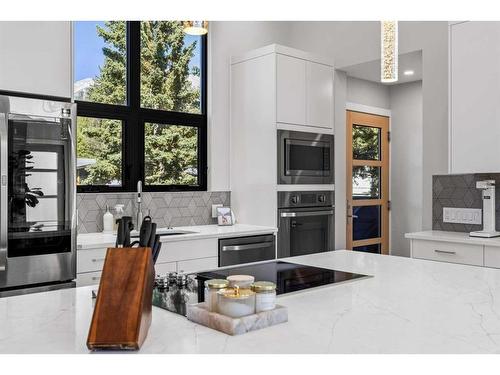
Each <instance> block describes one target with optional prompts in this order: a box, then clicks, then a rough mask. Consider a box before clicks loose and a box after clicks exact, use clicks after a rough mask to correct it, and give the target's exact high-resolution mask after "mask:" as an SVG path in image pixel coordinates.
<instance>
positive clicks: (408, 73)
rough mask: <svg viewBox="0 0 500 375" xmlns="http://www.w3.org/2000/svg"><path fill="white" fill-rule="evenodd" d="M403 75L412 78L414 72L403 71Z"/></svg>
mask: <svg viewBox="0 0 500 375" xmlns="http://www.w3.org/2000/svg"><path fill="white" fill-rule="evenodd" d="M403 74H404V75H405V76H412V75H414V74H415V72H414V71H413V70H405V71H404V72H403Z"/></svg>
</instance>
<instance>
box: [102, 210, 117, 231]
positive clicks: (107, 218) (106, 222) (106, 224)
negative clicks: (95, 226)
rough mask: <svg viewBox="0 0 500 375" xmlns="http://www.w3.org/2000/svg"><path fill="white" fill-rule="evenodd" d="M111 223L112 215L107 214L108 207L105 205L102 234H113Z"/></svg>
mask: <svg viewBox="0 0 500 375" xmlns="http://www.w3.org/2000/svg"><path fill="white" fill-rule="evenodd" d="M113 221H114V218H113V214H112V213H111V212H109V206H108V205H106V212H105V213H104V215H103V217H102V224H103V232H104V233H113Z"/></svg>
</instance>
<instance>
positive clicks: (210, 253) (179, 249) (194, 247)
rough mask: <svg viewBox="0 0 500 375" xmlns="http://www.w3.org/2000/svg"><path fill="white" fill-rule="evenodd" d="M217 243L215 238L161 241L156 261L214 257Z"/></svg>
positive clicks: (165, 261)
mask: <svg viewBox="0 0 500 375" xmlns="http://www.w3.org/2000/svg"><path fill="white" fill-rule="evenodd" d="M218 244H219V242H218V239H217V238H207V239H202V240H189V241H177V242H164V243H162V247H161V251H160V255H159V256H158V260H157V263H167V262H177V261H180V260H188V259H198V258H208V257H216V256H218V251H219V250H218Z"/></svg>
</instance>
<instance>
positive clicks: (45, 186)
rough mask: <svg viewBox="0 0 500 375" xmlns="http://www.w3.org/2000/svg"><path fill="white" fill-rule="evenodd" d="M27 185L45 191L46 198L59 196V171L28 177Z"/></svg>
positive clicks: (32, 173) (36, 173) (37, 173)
mask: <svg viewBox="0 0 500 375" xmlns="http://www.w3.org/2000/svg"><path fill="white" fill-rule="evenodd" d="M26 183H27V184H28V186H36V187H37V188H40V189H41V190H42V191H43V194H44V197H47V196H48V195H57V185H58V181H57V170H55V171H53V172H49V171H43V172H37V171H35V172H33V171H31V172H30V173H29V176H26Z"/></svg>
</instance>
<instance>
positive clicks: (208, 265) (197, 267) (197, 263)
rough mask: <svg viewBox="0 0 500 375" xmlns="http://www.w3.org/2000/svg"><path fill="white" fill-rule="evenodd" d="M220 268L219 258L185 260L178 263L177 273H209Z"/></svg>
mask: <svg viewBox="0 0 500 375" xmlns="http://www.w3.org/2000/svg"><path fill="white" fill-rule="evenodd" d="M218 266H219V257H210V258H201V259H191V260H183V261H181V262H177V272H184V273H190V272H199V271H208V270H211V269H214V268H217V267H218Z"/></svg>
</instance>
